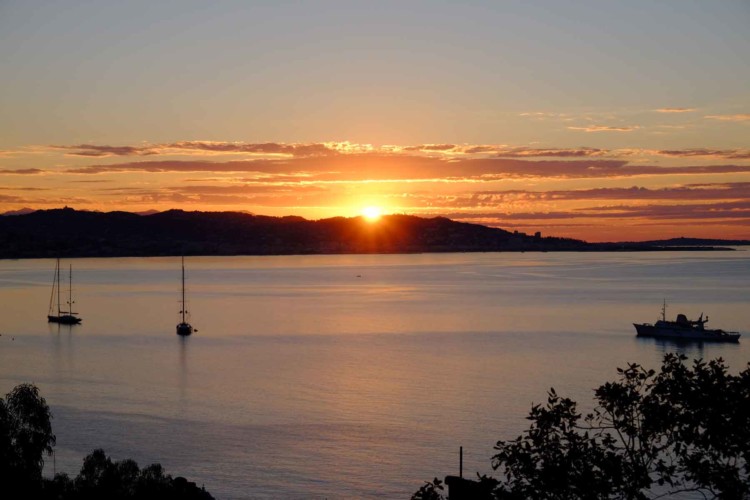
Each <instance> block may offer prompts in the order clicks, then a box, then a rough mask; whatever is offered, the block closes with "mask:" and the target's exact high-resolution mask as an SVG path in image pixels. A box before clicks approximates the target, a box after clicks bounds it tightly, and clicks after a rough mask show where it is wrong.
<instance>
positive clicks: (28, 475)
mask: <svg viewBox="0 0 750 500" xmlns="http://www.w3.org/2000/svg"><path fill="white" fill-rule="evenodd" d="M51 418H52V414H51V412H50V409H49V406H47V402H46V401H45V400H44V398H43V397H41V396H40V395H39V390H38V389H37V387H36V386H34V385H31V384H22V385H19V386H17V387H16V388H14V389H13V390H12V391H11V392H9V393H8V394H7V396H6V398H5V400H3V399H0V498H4V499H5V498H7V499H22V498H23V499H25V498H29V499H32V498H33V499H39V500H47V499H49V500H94V499H118V500H120V499H122V500H125V499H145V500H151V499H153V500H156V499H159V500H162V499H163V500H212V499H213V497H212V496H211V495H210V494H209V493H208V492H206V491H205V490H204V489H203V488H199V487H198V486H196V484H195V483H192V482H189V481H187V480H186V479H185V478H183V477H176V478H173V477H172V476H170V475H169V474H166V473H165V472H164V470H163V469H162V467H161V465H159V464H153V465H150V466H148V467H145V468H143V469H141V468H139V467H138V464H137V463H136V462H134V461H133V460H129V459H128V460H120V461H114V462H113V461H112V460H111V459H110V458H109V457H108V456H106V454H105V453H104V450H101V449H97V450H94V451H93V452H92V453H91V454H90V455H88V456H87V457H86V458H84V459H83V466H82V467H81V472H80V473H79V474H78V475H77V476H76V477H75V478H70V477H68V475H67V474H56V475H55V477H54V478H53V479H49V478H45V477H43V476H42V469H43V467H44V456H45V455H51V454H52V447H53V446H54V445H55V435H54V434H53V433H52V425H51V422H50V421H51Z"/></svg>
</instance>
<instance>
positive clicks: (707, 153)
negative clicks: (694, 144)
mask: <svg viewBox="0 0 750 500" xmlns="http://www.w3.org/2000/svg"><path fill="white" fill-rule="evenodd" d="M656 154H659V155H661V156H677V157H695V156H700V157H707V158H724V159H727V160H747V159H750V149H705V148H700V149H664V150H659V151H656Z"/></svg>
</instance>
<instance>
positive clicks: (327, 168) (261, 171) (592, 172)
mask: <svg viewBox="0 0 750 500" xmlns="http://www.w3.org/2000/svg"><path fill="white" fill-rule="evenodd" d="M66 172H67V173H69V174H101V173H117V172H150V173H167V172H217V173H218V172H221V173H245V174H248V173H252V174H253V177H255V179H256V180H262V179H264V178H266V179H267V180H269V181H274V180H275V179H274V177H276V176H286V177H287V179H286V180H287V181H293V180H296V181H308V182H313V181H314V182H347V181H348V182H353V181H410V180H414V181H439V182H466V181H472V182H483V181H494V180H503V179H523V178H560V179H594V178H626V177H635V176H662V175H669V176H674V175H702V174H724V173H749V172H750V165H705V166H685V167H661V166H657V165H640V164H629V163H628V162H627V161H625V160H604V159H573V160H566V159H561V160H546V161H532V160H525V159H517V158H463V159H447V158H443V157H425V156H402V155H396V156H392V155H381V154H374V153H373V154H362V155H346V156H334V157H328V158H315V157H307V158H296V159H294V160H269V159H258V160H248V161H229V162H212V161H208V160H192V161H177V160H168V161H142V162H128V163H120V164H111V165H91V166H84V167H77V168H70V169H68V170H66ZM290 176H291V177H290Z"/></svg>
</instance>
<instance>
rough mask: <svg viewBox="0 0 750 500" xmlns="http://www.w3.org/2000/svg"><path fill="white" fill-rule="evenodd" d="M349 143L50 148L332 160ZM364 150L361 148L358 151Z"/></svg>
mask: <svg viewBox="0 0 750 500" xmlns="http://www.w3.org/2000/svg"><path fill="white" fill-rule="evenodd" d="M349 146H352V145H350V144H349V143H311V144H284V143H276V142H267V143H245V142H220V141H180V142H173V143H165V144H147V145H143V146H109V145H96V144H75V145H68V146H66V145H52V146H49V148H51V149H56V150H62V151H65V152H66V154H68V155H71V156H84V157H108V156H151V155H178V154H203V155H210V154H246V155H284V156H291V157H298V156H332V155H336V154H340V153H342V152H346V151H347V149H348V147H349ZM361 149H366V146H362V147H360V148H358V149H357V150H358V151H359V150H361Z"/></svg>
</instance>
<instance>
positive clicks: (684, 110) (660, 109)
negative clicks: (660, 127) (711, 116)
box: [654, 108, 695, 113]
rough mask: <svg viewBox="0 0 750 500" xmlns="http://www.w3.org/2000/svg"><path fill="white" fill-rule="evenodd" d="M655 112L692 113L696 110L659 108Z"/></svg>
mask: <svg viewBox="0 0 750 500" xmlns="http://www.w3.org/2000/svg"><path fill="white" fill-rule="evenodd" d="M654 111H656V112H657V113H692V112H693V111H695V108H658V109H655V110H654Z"/></svg>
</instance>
